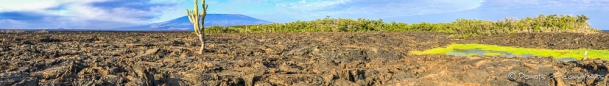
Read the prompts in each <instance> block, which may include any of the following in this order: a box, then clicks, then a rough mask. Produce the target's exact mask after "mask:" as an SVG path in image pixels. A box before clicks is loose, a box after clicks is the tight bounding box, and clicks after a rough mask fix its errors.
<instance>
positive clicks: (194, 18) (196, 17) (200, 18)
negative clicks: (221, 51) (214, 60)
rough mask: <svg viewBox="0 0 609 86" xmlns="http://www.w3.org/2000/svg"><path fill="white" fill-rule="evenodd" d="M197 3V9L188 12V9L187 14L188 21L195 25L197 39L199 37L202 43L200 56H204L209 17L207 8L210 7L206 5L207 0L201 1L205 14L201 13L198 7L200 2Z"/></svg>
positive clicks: (195, 0)
mask: <svg viewBox="0 0 609 86" xmlns="http://www.w3.org/2000/svg"><path fill="white" fill-rule="evenodd" d="M194 2H195V5H194V6H195V7H194V10H188V9H186V14H187V15H188V19H189V20H190V23H192V24H193V26H194V29H195V33H196V34H197V37H199V41H201V49H200V50H199V53H200V54H203V53H204V52H203V50H204V49H205V30H204V29H205V26H204V24H205V15H207V7H208V5H207V4H205V0H201V2H203V3H201V7H202V8H203V12H199V6H198V2H197V0H194Z"/></svg>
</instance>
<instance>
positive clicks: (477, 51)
mask: <svg viewBox="0 0 609 86" xmlns="http://www.w3.org/2000/svg"><path fill="white" fill-rule="evenodd" d="M446 55H454V56H471V55H477V56H500V57H506V58H514V57H531V56H535V55H534V54H519V55H516V54H512V53H510V52H507V51H493V50H482V49H468V50H464V49H454V50H452V51H448V52H446ZM556 60H560V61H576V60H577V59H575V58H572V57H560V58H556Z"/></svg>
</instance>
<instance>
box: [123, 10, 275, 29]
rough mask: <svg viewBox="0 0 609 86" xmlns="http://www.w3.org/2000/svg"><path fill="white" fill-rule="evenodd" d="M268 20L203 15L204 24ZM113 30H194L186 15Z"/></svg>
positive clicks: (231, 24) (224, 24)
mask: <svg viewBox="0 0 609 86" xmlns="http://www.w3.org/2000/svg"><path fill="white" fill-rule="evenodd" d="M268 23H271V22H269V21H264V20H260V19H256V18H252V17H249V16H245V15H241V14H207V15H206V17H205V23H204V25H205V26H213V25H219V26H234V25H256V24H268ZM113 30H137V31H148V30H150V31H159V30H161V31H186V30H194V29H193V25H192V23H190V20H188V16H183V17H179V18H176V19H173V20H169V21H166V22H159V23H153V24H148V25H141V26H133V27H122V28H115V29H113Z"/></svg>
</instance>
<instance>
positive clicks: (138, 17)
mask: <svg viewBox="0 0 609 86" xmlns="http://www.w3.org/2000/svg"><path fill="white" fill-rule="evenodd" d="M148 1H149V0H0V2H2V3H0V13H3V12H13V13H14V12H22V13H36V14H40V15H39V16H42V18H43V19H39V20H38V21H30V23H31V24H35V22H38V23H40V24H37V26H38V25H45V24H42V23H54V24H55V25H47V26H50V27H51V26H52V27H75V28H114V27H120V26H131V25H138V24H147V23H149V22H150V21H151V19H154V18H156V17H157V16H159V15H162V13H163V12H164V11H165V10H167V9H166V8H172V7H173V5H167V4H165V3H155V2H158V1H159V0H154V1H150V3H149V2H148ZM100 4H101V5H100ZM170 4H171V3H170ZM105 5H111V6H105ZM13 21H20V20H13ZM3 22H8V21H7V20H6V19H5V20H3ZM98 22H107V23H112V22H116V23H113V24H118V25H107V26H100V27H89V26H94V24H98ZM100 25H102V24H100ZM4 27H7V26H0V28H4ZM15 27H17V26H15ZM24 28H27V27H24Z"/></svg>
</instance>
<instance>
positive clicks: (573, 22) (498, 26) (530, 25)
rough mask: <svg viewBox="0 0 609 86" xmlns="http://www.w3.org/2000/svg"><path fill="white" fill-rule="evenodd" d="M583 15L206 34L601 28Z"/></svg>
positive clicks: (323, 23)
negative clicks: (595, 26) (591, 25)
mask: <svg viewBox="0 0 609 86" xmlns="http://www.w3.org/2000/svg"><path fill="white" fill-rule="evenodd" d="M587 20H589V18H588V17H586V16H585V15H577V16H571V15H556V14H553V15H539V16H535V17H533V18H531V17H527V18H522V19H515V18H506V19H505V20H497V21H490V20H476V19H457V20H455V21H453V22H443V23H429V22H421V23H412V24H408V23H401V22H384V21H383V20H382V19H378V20H369V19H361V18H360V19H343V18H338V19H334V18H330V17H329V16H328V17H326V18H325V19H316V20H313V21H296V22H288V23H273V24H260V25H240V26H209V27H206V28H205V33H210V34H213V33H295V32H441V33H448V34H453V35H455V36H456V37H460V38H466V37H471V36H491V35H496V34H510V33H542V32H570V33H596V32H600V30H598V29H596V28H592V27H590V25H589V24H588V22H587Z"/></svg>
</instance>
